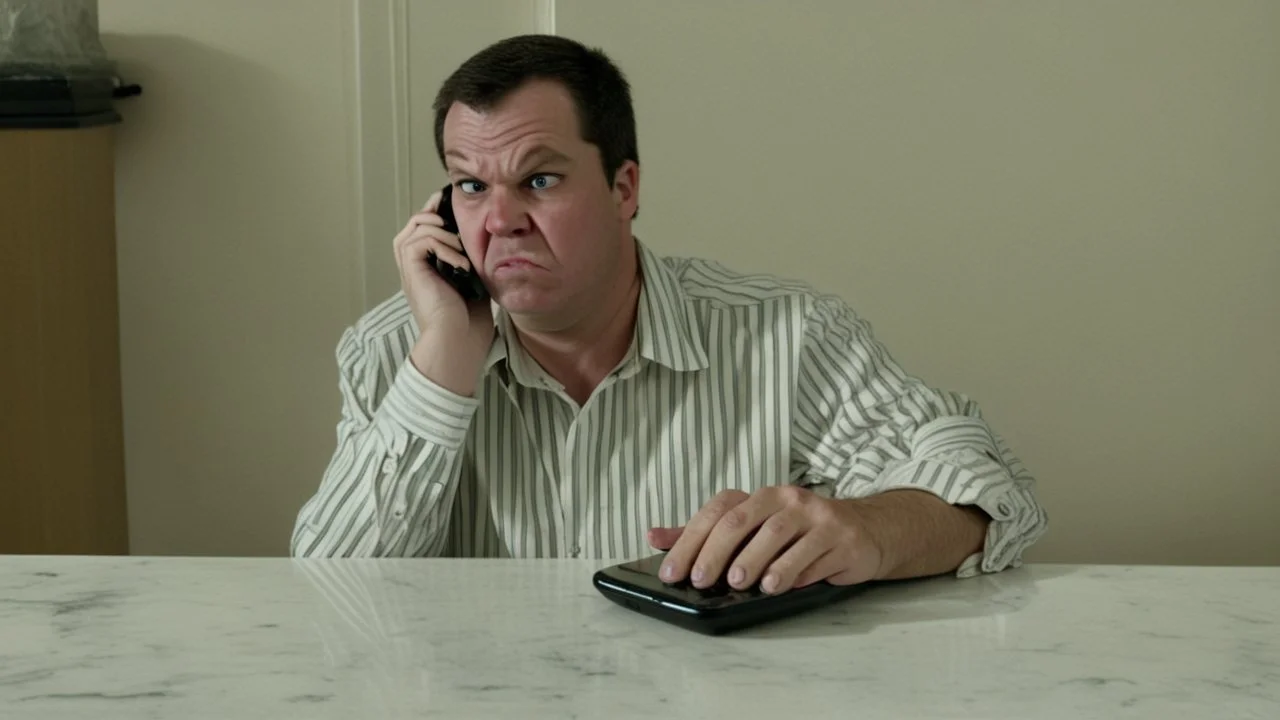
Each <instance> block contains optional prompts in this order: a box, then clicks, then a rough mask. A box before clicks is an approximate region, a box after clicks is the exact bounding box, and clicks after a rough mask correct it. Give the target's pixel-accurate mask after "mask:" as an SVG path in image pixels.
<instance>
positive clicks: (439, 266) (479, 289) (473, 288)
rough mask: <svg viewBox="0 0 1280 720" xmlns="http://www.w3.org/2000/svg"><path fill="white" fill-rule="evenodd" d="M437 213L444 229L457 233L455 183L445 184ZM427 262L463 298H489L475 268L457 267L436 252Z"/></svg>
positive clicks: (429, 256)
mask: <svg viewBox="0 0 1280 720" xmlns="http://www.w3.org/2000/svg"><path fill="white" fill-rule="evenodd" d="M436 214H437V215H439V216H440V218H441V219H443V220H444V229H445V230H448V231H449V232H451V233H454V234H455V235H456V234H457V232H458V220H457V218H455V217H454V216H453V185H452V184H450V185H445V186H444V189H443V190H442V191H441V195H440V205H439V207H437V208H436ZM466 255H467V251H466V249H465V248H464V249H463V250H462V256H463V257H466ZM427 262H428V263H430V265H431V267H432V268H434V269H435V271H436V272H437V273H439V274H440V277H442V278H444V279H445V282H447V283H449V285H451V286H452V287H453V289H454V290H457V291H458V294H459V295H461V296H462V299H463V300H468V301H471V300H487V299H488V298H489V291H488V289H487V288H485V286H484V283H483V282H481V281H480V276H479V275H477V274H476V271H475V270H474V269H471V270H463V269H461V268H456V267H454V266H452V265H450V264H449V263H447V262H445V261H443V260H441V259H440V258H439V257H437V256H436V254H435V253H433V252H432V253H427Z"/></svg>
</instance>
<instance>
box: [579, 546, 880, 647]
mask: <svg viewBox="0 0 1280 720" xmlns="http://www.w3.org/2000/svg"><path fill="white" fill-rule="evenodd" d="M665 557H666V553H660V554H658V555H651V556H649V557H646V558H641V559H639V560H634V561H631V562H624V563H619V564H617V565H612V566H610V567H607V568H603V569H601V570H598V571H596V573H595V575H593V576H592V584H593V585H594V586H595V588H596V589H597V590H599V591H600V593H601V594H603V595H604V596H605V597H607V598H609V599H610V600H612V601H614V602H616V603H618V604H619V605H622V606H623V607H626V608H630V609H631V610H635V611H636V612H639V613H641V614H643V615H647V616H649V617H652V618H655V619H657V620H661V621H664V622H668V623H671V624H672V625H676V626H679V627H682V628H684V629H686V630H692V631H694V632H698V633H702V634H705V635H722V634H726V633H730V632H734V631H737V630H742V629H744V628H748V627H752V626H756V625H761V624H764V623H767V622H772V621H775V620H780V619H782V618H788V617H794V616H796V615H799V614H801V613H804V612H808V611H810V610H814V609H816V608H819V607H822V606H824V605H829V604H831V603H834V602H836V601H838V600H842V599H844V598H847V597H849V596H851V595H854V594H856V593H858V592H860V591H861V590H862V589H864V588H865V587H866V585H867V584H866V583H863V584H856V585H832V584H831V583H829V582H826V581H825V580H823V581H820V582H816V583H813V584H811V585H806V586H805V587H802V588H792V589H791V590H788V591H786V592H782V593H778V594H776V595H771V594H769V593H766V592H764V591H763V590H761V589H760V588H759V587H750V588H747V589H745V590H737V589H735V588H733V587H732V586H730V585H729V584H728V583H727V582H726V581H725V580H724V578H723V577H721V579H720V580H719V581H717V582H716V584H715V585H712V586H711V587H708V588H705V589H701V590H700V589H698V588H696V587H694V586H693V585H691V584H689V583H688V582H687V581H685V582H680V583H667V582H664V581H663V580H662V579H661V578H660V577H659V576H658V570H659V569H660V568H661V567H662V560H663V558H665Z"/></svg>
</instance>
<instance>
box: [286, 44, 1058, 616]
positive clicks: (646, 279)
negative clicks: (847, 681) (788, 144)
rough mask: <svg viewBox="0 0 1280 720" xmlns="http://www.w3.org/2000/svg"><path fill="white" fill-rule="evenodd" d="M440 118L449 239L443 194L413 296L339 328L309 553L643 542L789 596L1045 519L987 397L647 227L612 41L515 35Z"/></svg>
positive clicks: (420, 254)
mask: <svg viewBox="0 0 1280 720" xmlns="http://www.w3.org/2000/svg"><path fill="white" fill-rule="evenodd" d="M435 112H436V124H435V137H436V147H437V151H438V153H439V156H440V159H441V161H442V162H443V163H444V166H445V168H446V170H447V172H448V175H449V180H450V182H451V184H452V186H453V193H452V195H453V209H454V212H455V214H456V218H457V224H458V227H459V235H454V234H451V233H449V232H447V231H445V230H444V229H443V227H442V224H443V222H442V220H441V218H440V216H439V215H437V214H436V213H435V210H436V208H437V204H438V202H439V199H440V193H436V194H435V195H433V196H432V197H431V198H430V200H429V201H428V202H427V204H426V207H424V208H423V210H422V212H420V213H418V214H416V215H414V216H413V218H411V219H410V220H409V223H408V224H407V225H406V226H405V228H404V230H402V231H401V232H400V234H399V235H398V236H397V237H396V238H395V242H394V250H395V255H396V261H397V263H398V265H399V268H400V276H401V284H402V292H401V293H398V294H397V295H396V296H395V297H393V298H391V299H390V300H388V301H386V302H384V303H383V304H382V305H380V306H379V307H377V308H375V309H374V310H372V311H371V312H369V313H368V314H367V315H366V316H364V317H363V318H361V319H360V320H359V321H358V322H357V323H356V324H355V326H354V327H352V328H349V329H348V330H347V331H346V332H345V333H344V335H343V337H342V340H341V342H340V344H339V346H338V351H337V358H338V363H339V367H340V388H341V391H342V397H343V413H342V420H341V422H340V423H339V425H338V447H337V450H336V452H335V454H334V456H333V458H332V461H331V463H330V465H329V467H328V469H327V471H326V473H325V476H324V478H323V480H322V482H321V485H320V488H319V491H318V492H317V493H316V495H315V496H314V497H313V498H311V499H310V501H308V502H307V503H306V505H305V506H304V507H303V508H302V510H301V512H300V514H299V516H298V521H297V526H296V528H295V530H294V534H293V539H292V552H293V553H294V554H295V555H298V556H432V555H454V556H456V555H461V556H472V557H476V556H480V557H483V556H515V557H570V556H571V557H583V556H586V557H610V558H624V557H635V556H637V555H642V554H647V553H651V552H653V551H654V550H653V549H651V548H650V547H647V546H652V548H656V549H658V550H667V551H668V552H667V555H666V561H665V562H664V566H663V576H664V579H667V580H670V581H681V580H686V579H687V580H689V581H690V582H692V584H693V585H694V586H696V587H706V586H708V585H710V584H712V583H714V582H716V581H717V580H718V579H720V578H724V579H725V580H726V581H727V582H728V583H729V584H730V585H732V586H734V587H738V588H744V587H748V586H751V585H753V584H757V583H758V584H759V586H760V587H761V588H762V589H763V590H765V591H766V592H783V591H785V590H787V589H789V588H791V587H797V586H802V585H806V584H809V583H812V582H816V581H819V580H828V581H830V582H833V583H857V582H863V581H866V580H870V579H878V578H904V577H914V576H923V575H933V574H940V573H949V572H954V573H957V574H959V575H961V576H969V575H974V574H978V573H980V572H995V571H999V570H1002V569H1004V568H1007V567H1009V566H1011V565H1015V564H1018V563H1019V562H1020V558H1021V555H1022V552H1023V550H1024V549H1025V548H1026V547H1028V546H1029V545H1030V544H1031V543H1033V542H1034V541H1035V540H1036V539H1037V538H1038V537H1039V536H1040V535H1041V534H1042V533H1043V532H1044V529H1045V524H1046V518H1045V514H1044V512H1043V510H1042V509H1041V508H1040V507H1039V505H1038V504H1037V502H1036V500H1035V498H1034V497H1033V495H1032V491H1031V490H1032V484H1033V480H1032V478H1031V477H1030V476H1029V475H1028V474H1027V472H1026V471H1025V470H1024V469H1023V467H1022V465H1021V463H1020V462H1019V461H1018V460H1017V459H1016V458H1015V457H1014V456H1013V455H1012V454H1011V453H1010V452H1009V450H1008V449H1007V448H1006V447H1004V445H1003V443H1002V442H1001V441H1000V440H999V438H998V437H997V436H996V435H995V434H994V433H992V431H991V430H990V429H989V428H988V427H987V426H986V424H985V423H984V422H983V420H982V419H981V418H980V417H979V414H978V411H977V408H976V407H975V406H974V405H973V404H972V403H971V402H969V401H968V400H967V399H965V398H963V397H961V396H959V395H955V394H951V393H945V392H939V391H935V390H932V389H930V388H928V387H926V386H925V385H924V384H922V383H921V382H920V381H918V380H916V379H914V378H912V377H909V376H907V375H906V374H904V372H903V371H902V370H901V369H900V368H899V367H898V365H897V364H895V363H894V361H893V360H892V359H891V358H890V357H889V355H888V354H887V353H886V352H885V350H884V349H883V348H882V347H881V346H880V345H879V344H878V343H877V342H876V341H875V339H874V338H873V337H872V335H871V331H870V329H869V327H868V326H867V324H866V323H864V322H863V321H862V320H860V319H859V318H858V317H857V316H855V314H854V313H853V312H852V311H851V310H850V309H849V308H848V307H847V306H846V305H845V304H844V303H843V302H842V301H840V300H839V299H838V298H836V297H832V296H829V295H820V294H817V293H815V292H813V291H812V290H810V289H809V288H808V287H806V286H804V285H802V284H799V283H791V282H785V281H782V280H778V279H774V278H770V277H764V276H758V275H755V276H744V275H738V274H735V273H733V272H731V271H729V270H727V269H725V268H723V267H721V266H720V265H717V264H715V263H712V262H709V261H706V260H689V259H670V258H667V259H664V258H659V257H657V256H656V255H655V254H654V253H653V252H652V251H651V250H649V249H648V248H647V247H645V246H644V245H643V244H642V243H640V242H639V241H638V240H637V239H636V238H635V237H634V236H633V235H632V232H631V222H632V219H633V218H634V216H635V213H636V209H637V207H638V199H639V190H640V170H639V156H638V153H637V150H636V134H635V120H634V116H633V112H632V107H631V100H630V90H629V87H628V85H627V82H626V81H625V79H624V78H623V76H622V74H621V73H620V72H619V71H618V70H617V68H616V67H614V66H613V64H612V63H611V62H610V61H609V60H608V59H607V58H606V57H605V56H604V55H603V54H602V53H600V52H598V51H593V50H589V49H587V48H585V47H583V46H581V45H579V44H577V43H575V42H572V41H570V40H566V39H563V38H557V37H550V36H522V37H515V38H510V39H508V40H505V41H503V42H499V43H497V44H495V45H493V46H491V47H489V48H487V49H485V50H483V51H481V52H480V53H478V54H477V55H475V56H474V57H472V58H471V59H469V60H468V61H466V62H465V63H464V64H463V65H462V66H461V67H460V68H459V69H458V70H457V71H455V72H454V74H453V75H452V76H450V77H449V79H448V80H447V81H446V82H445V83H444V85H443V86H442V87H441V89H440V92H439V94H438V96H437V99H436V103H435ZM432 253H434V254H435V255H437V256H438V257H439V259H440V260H443V261H444V262H447V263H449V264H451V265H454V266H455V267H459V268H464V269H470V268H474V270H475V272H476V273H478V274H479V276H480V278H481V279H482V280H483V282H484V283H485V285H486V287H487V288H488V289H489V291H490V293H491V295H492V300H493V305H492V306H491V305H490V304H489V302H485V301H479V302H474V301H473V302H467V301H465V300H463V298H462V296H461V295H459V294H458V293H457V292H455V291H454V290H453V289H452V288H451V287H450V286H449V285H448V284H447V283H445V282H444V280H443V279H442V278H441V276H439V275H438V274H436V272H435V270H434V269H432V267H431V266H430V265H429V264H428V262H427V258H428V256H429V255H430V254H432ZM646 544H647V545H646Z"/></svg>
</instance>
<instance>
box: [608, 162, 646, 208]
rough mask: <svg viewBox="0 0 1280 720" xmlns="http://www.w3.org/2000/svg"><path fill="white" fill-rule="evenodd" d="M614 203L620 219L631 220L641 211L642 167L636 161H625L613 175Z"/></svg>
mask: <svg viewBox="0 0 1280 720" xmlns="http://www.w3.org/2000/svg"><path fill="white" fill-rule="evenodd" d="M613 201H614V202H615V203H616V204H617V206H618V216H619V218H623V219H631V218H634V217H635V216H636V213H638V212H639V211H640V165H639V164H638V163H637V162H636V161H634V160H623V161H622V166H621V167H619V168H618V171H617V172H615V173H614V174H613Z"/></svg>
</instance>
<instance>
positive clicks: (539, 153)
mask: <svg viewBox="0 0 1280 720" xmlns="http://www.w3.org/2000/svg"><path fill="white" fill-rule="evenodd" d="M444 156H445V158H446V159H454V160H458V161H460V162H464V163H465V162H467V161H468V160H469V159H470V158H469V157H468V156H467V154H466V153H464V152H462V151H461V150H446V151H445V153H444ZM572 160H573V159H572V158H570V157H569V156H568V155H565V154H564V153H562V152H560V151H559V150H556V149H555V148H553V147H551V146H549V145H538V146H536V147H534V148H533V149H531V150H529V151H528V152H527V153H525V154H524V156H522V157H521V158H520V162H519V163H518V164H517V165H516V167H521V168H525V167H532V166H537V165H543V164H546V163H567V162H572Z"/></svg>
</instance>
